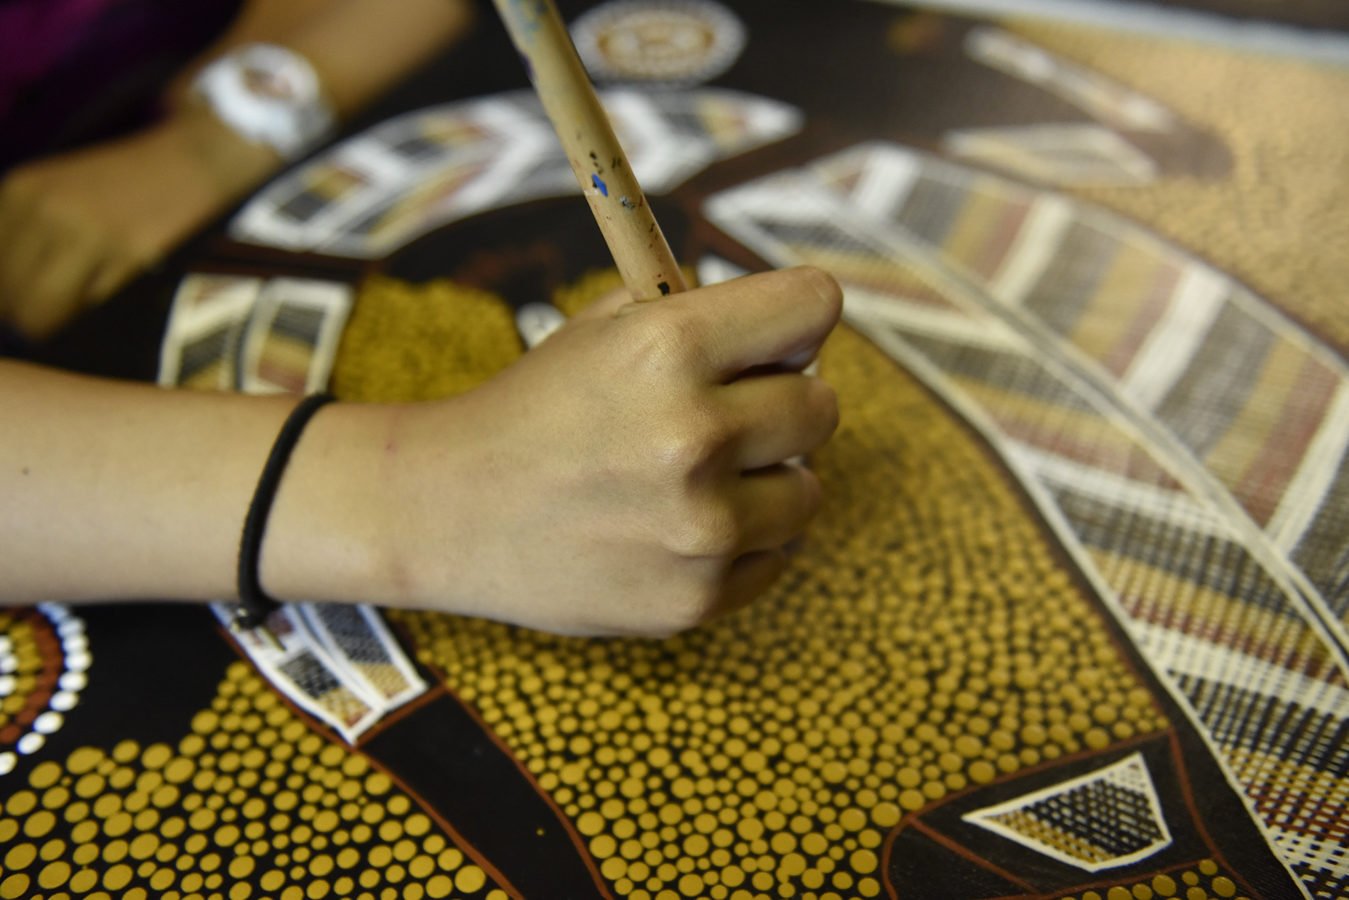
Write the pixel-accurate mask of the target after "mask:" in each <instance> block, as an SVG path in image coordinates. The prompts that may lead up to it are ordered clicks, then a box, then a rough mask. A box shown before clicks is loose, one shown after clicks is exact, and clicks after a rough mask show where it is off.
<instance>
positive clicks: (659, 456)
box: [653, 406, 735, 486]
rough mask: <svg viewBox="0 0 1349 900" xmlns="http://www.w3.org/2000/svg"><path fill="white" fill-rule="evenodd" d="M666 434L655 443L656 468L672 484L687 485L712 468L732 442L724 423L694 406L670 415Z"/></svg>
mask: <svg viewBox="0 0 1349 900" xmlns="http://www.w3.org/2000/svg"><path fill="white" fill-rule="evenodd" d="M672 420H673V421H672V422H671V423H670V427H669V429H668V431H667V432H666V434H665V435H664V436H663V437H662V438H660V439H658V440H657V441H656V442H655V447H654V451H653V454H654V456H655V459H656V463H657V465H658V466H659V467H660V468H661V469H663V470H664V471H665V472H667V473H669V474H670V476H671V478H670V480H671V482H672V483H674V484H677V485H681V486H683V485H686V484H688V483H689V482H691V481H693V480H696V479H697V477H698V476H699V475H701V474H702V473H703V472H705V471H706V470H707V469H708V468H709V467H711V466H712V465H713V464H714V463H715V461H716V460H717V459H719V458H720V457H721V455H722V453H723V452H724V451H725V450H726V449H727V448H728V447H729V446H730V445H731V443H732V442H733V441H734V440H735V432H734V429H732V428H731V427H730V426H729V425H728V424H727V423H726V422H724V421H723V420H722V419H720V418H718V417H717V416H716V415H714V414H712V413H711V412H710V411H709V410H707V409H705V408H699V407H697V406H694V407H693V408H692V409H685V410H681V411H679V412H678V413H676V414H675V415H674V416H672Z"/></svg>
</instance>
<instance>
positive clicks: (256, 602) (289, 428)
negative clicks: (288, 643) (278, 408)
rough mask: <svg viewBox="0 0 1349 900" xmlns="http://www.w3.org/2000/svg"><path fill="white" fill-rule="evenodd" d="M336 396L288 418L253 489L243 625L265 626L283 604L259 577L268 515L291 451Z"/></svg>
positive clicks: (315, 399) (243, 563)
mask: <svg viewBox="0 0 1349 900" xmlns="http://www.w3.org/2000/svg"><path fill="white" fill-rule="evenodd" d="M335 399H336V398H335V397H333V395H332V394H313V395H311V396H308V397H305V398H304V399H303V400H302V401H300V405H299V406H296V407H295V409H294V410H292V411H291V414H290V416H289V417H288V418H287V419H286V424H285V425H282V426H281V433H280V434H278V435H277V436H276V443H275V444H273V445H272V453H271V455H270V456H268V457H267V465H265V466H263V467H262V477H261V478H259V479H258V488H257V490H256V491H254V492H253V502H252V503H250V504H249V505H248V516H247V517H246V518H245V519H244V533H243V537H242V538H241V539H240V541H239V605H238V607H237V608H236V609H235V611H234V624H235V626H237V627H239V628H257V627H259V626H261V625H262V623H263V622H265V621H266V620H267V616H269V615H270V614H271V613H272V611H273V610H275V609H277V608H278V607H280V606H281V604H280V603H278V602H277V601H276V600H275V599H273V598H272V597H269V596H268V595H267V592H266V591H264V590H263V589H262V581H261V579H260V578H259V577H258V557H259V556H261V555H262V538H263V535H264V534H266V532H267V514H268V513H270V512H271V511H272V501H273V500H275V499H276V489H277V488H278V487H279V486H280V485H281V476H282V474H283V473H284V472H285V471H286V463H287V462H289V461H290V454H291V451H293V450H294V449H295V445H296V444H298V443H299V442H300V435H301V434H302V433H303V432H304V427H305V426H306V425H308V424H309V420H310V419H311V418H313V416H314V413H316V412H318V411H319V409H320V408H321V407H322V406H324V405H325V404H328V403H331V402H332V401H333V400H335Z"/></svg>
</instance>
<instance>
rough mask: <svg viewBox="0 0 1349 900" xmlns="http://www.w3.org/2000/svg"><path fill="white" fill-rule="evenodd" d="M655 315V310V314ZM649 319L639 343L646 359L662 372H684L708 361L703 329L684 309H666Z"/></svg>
mask: <svg viewBox="0 0 1349 900" xmlns="http://www.w3.org/2000/svg"><path fill="white" fill-rule="evenodd" d="M653 312H655V310H653ZM659 313H660V314H659V315H652V316H648V317H647V318H646V321H645V323H644V324H645V328H644V330H643V339H642V340H641V341H640V342H639V347H640V352H641V353H642V356H643V359H644V360H645V361H646V362H647V363H649V364H651V365H654V366H656V367H658V368H659V369H660V370H661V371H666V370H670V369H673V370H676V371H679V370H684V369H687V368H689V367H691V366H693V365H696V364H698V363H700V362H702V361H703V360H704V359H705V351H704V348H703V330H704V329H703V327H702V325H701V323H700V322H699V320H698V319H697V318H696V317H695V316H694V315H693V314H692V313H690V312H689V311H688V310H687V309H685V308H683V307H676V306H674V305H673V304H670V305H667V306H666V307H665V308H663V309H661V310H660V311H659Z"/></svg>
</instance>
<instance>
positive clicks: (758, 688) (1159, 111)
mask: <svg viewBox="0 0 1349 900" xmlns="http://www.w3.org/2000/svg"><path fill="white" fill-rule="evenodd" d="M1195 5H1196V6H1197V7H1200V8H1210V7H1215V6H1220V5H1221V4H1219V3H1218V2H1217V0H1204V2H1202V3H1196V4H1195ZM1238 5H1239V4H1238ZM562 6H563V12H564V14H565V15H566V16H567V18H568V19H569V21H572V22H574V23H575V35H576V41H577V44H578V47H580V48H581V49H582V51H583V52H584V53H585V54H586V55H587V58H588V60H589V61H590V64H591V66H592V69H594V71H595V72H596V75H597V79H598V80H600V81H601V83H602V84H601V86H602V89H603V93H604V99H605V102H606V104H607V106H608V108H609V110H610V113H611V116H612V117H613V119H614V121H615V124H616V127H617V128H618V130H619V132H620V135H621V136H622V138H623V140H624V142H625V144H626V145H627V146H628V147H629V148H630V151H631V156H632V162H633V165H634V168H635V170H636V171H637V173H638V175H639V177H640V178H641V180H642V182H643V184H644V185H645V186H646V188H647V192H648V195H649V197H650V199H651V202H652V203H653V206H654V209H655V212H656V213H657V216H658V218H659V219H660V221H661V223H662V226H663V228H664V229H665V231H666V232H667V235H668V236H669V237H670V239H671V243H672V245H673V247H674V249H675V251H676V254H677V255H678V256H679V258H680V259H681V260H682V261H683V262H684V263H685V264H686V265H687V266H688V267H689V274H690V276H691V278H692V280H696V281H699V282H702V283H712V282H716V281H720V280H724V279H727V278H732V277H736V276H738V275H740V274H743V273H745V272H750V271H756V270H761V269H764V268H768V267H776V266H787V265H796V264H813V265H818V266H820V267H822V268H825V269H828V270H829V271H831V272H832V273H833V274H834V275H835V276H836V277H837V278H838V280H839V281H840V282H841V284H842V285H843V288H844V292H845V298H846V299H845V313H844V324H843V326H841V327H840V329H839V330H838V331H837V332H836V333H835V334H834V335H833V336H832V337H831V338H830V340H829V342H828V344H827V345H826V347H825V349H824V351H823V353H822V356H821V360H820V364H821V372H822V374H823V376H824V377H826V378H827V379H828V380H829V381H830V382H831V383H832V384H833V385H834V386H835V388H836V389H837V391H838V394H839V398H840V405H841V413H842V416H841V424H840V427H839V431H838V433H837V435H836V436H835V438H834V439H833V441H832V442H831V443H830V444H829V445H828V446H827V447H825V448H824V449H823V450H822V451H820V452H819V453H818V454H816V455H815V456H814V457H813V458H812V459H811V460H810V461H809V462H810V465H811V466H812V467H813V468H814V469H815V470H816V471H817V472H818V473H819V475H820V478H821V479H822V481H823V483H824V485H825V486H826V491H827V502H826V504H825V507H824V509H823V511H822V512H821V514H820V516H819V518H818V519H817V521H816V522H815V523H814V524H813V525H812V528H811V530H810V533H809V534H808V536H807V538H806V540H805V541H804V544H803V546H802V548H801V550H800V552H799V553H798V554H797V555H796V556H795V557H794V559H793V562H792V564H791V566H790V568H789V570H788V572H787V573H786V574H785V576H784V577H783V578H782V579H781V581H780V582H779V583H778V584H776V585H775V586H774V587H773V588H772V589H771V590H770V591H769V593H768V594H767V595H766V596H765V597H763V598H762V599H761V600H760V601H758V602H757V603H755V604H754V605H752V606H750V607H749V608H747V609H744V610H741V611H740V612H737V613H736V614H734V615H732V616H730V617H728V618H726V619H725V620H723V621H719V622H716V623H714V624H712V625H710V626H707V627H704V628H701V629H697V630H695V631H692V632H689V633H686V634H682V635H680V636H677V637H674V638H671V639H669V640H666V641H637V640H582V639H575V638H562V637H556V636H551V635H547V634H542V633H539V632H534V631H530V630H526V629H521V628H518V627H513V626H506V625H502V624H498V623H495V622H491V621H486V620H475V619H465V618H457V617H452V616H446V615H440V614H433V613H427V612H408V611H395V610H380V609H375V608H371V607H342V606H330V605H326V604H323V603H304V604H294V605H290V606H287V607H285V608H284V609H283V610H282V611H281V612H279V613H277V614H275V615H274V616H273V618H272V620H271V622H270V624H271V626H272V628H273V630H274V631H275V632H276V634H277V637H278V641H277V643H276V644H272V643H269V642H265V641H262V640H258V639H256V638H253V637H251V636H249V635H246V634H245V635H235V634H232V633H230V632H229V631H228V630H227V629H225V628H224V627H223V624H222V623H223V622H224V621H225V620H226V619H227V617H228V607H227V606H226V605H225V604H224V603H223V602H222V603H221V604H216V605H214V607H213V608H212V609H211V610H205V609H199V608H195V607H184V606H162V605H159V606H143V605H136V604H130V605H126V606H119V607H83V608H82V607H64V606H59V605H57V606H51V605H48V606H40V607H35V608H31V609H14V610H8V611H5V612H3V613H2V614H0V635H3V636H0V897H4V898H19V897H22V898H30V897H31V898H39V897H41V898H58V897H61V898H85V897H88V898H95V897H98V898H179V900H182V898H202V900H207V898H212V900H216V898H218V900H224V898H230V900H242V898H264V897H267V898H286V900H292V898H293V900H300V898H311V900H318V898H360V900H376V898H378V900H393V898H400V900H401V898H410V900H419V898H423V897H433V898H440V897H465V898H490V900H503V898H508V897H530V898H592V897H595V898H612V900H618V898H631V900H677V898H713V900H751V898H779V897H785V898H801V900H843V898H872V897H876V898H887V900H908V898H917V900H926V898H948V897H949V898H1009V897H1034V898H1072V900H1150V898H1185V900H1200V898H1228V897H1242V898H1286V897H1288V898H1295V897H1303V898H1316V900H1332V898H1342V897H1345V896H1349V815H1346V813H1345V810H1346V809H1349V685H1346V676H1349V649H1347V645H1349V642H1347V641H1346V636H1347V634H1349V462H1347V460H1349V370H1346V365H1345V359H1346V348H1349V315H1347V314H1346V310H1349V303H1346V298H1345V294H1344V291H1345V287H1344V286H1345V285H1346V284H1349V254H1346V253H1345V252H1344V251H1343V248H1344V247H1346V246H1349V217H1346V216H1345V215H1343V212H1342V211H1343V210H1344V209H1346V208H1349V137H1346V136H1349V105H1346V104H1345V102H1344V98H1345V97H1349V69H1345V68H1343V67H1336V66H1334V65H1327V64H1321V63H1315V62H1310V61H1298V60H1297V59H1294V58H1287V57H1277V56H1269V55H1264V56H1261V55H1255V54H1253V53H1249V52H1238V51H1235V50H1232V49H1230V48H1228V49H1225V48H1224V47H1222V46H1219V45H1215V44H1208V45H1206V44H1202V43H1191V42H1182V41H1176V40H1171V39H1168V38H1165V37H1160V36H1156V35H1154V36H1142V35H1128V34H1123V33H1118V32H1108V31H1104V30H1096V29H1093V28H1091V27H1087V26H1083V25H1080V24H1079V25H1065V24H1058V25H1055V24H1047V23H1043V22H1036V23H1033V22H1029V21H1027V22H1020V21H998V20H991V19H976V18H957V17H953V16H948V15H941V14H938V13H934V12H924V11H915V10H912V9H908V8H905V7H902V6H895V5H889V4H881V3H857V4H849V3H839V4H830V5H828V6H827V8H826V6H825V5H823V4H780V3H768V2H766V0H765V2H743V3H737V4H735V5H734V7H732V6H730V5H728V4H719V3H713V2H703V0H698V2H695V0H685V2H665V0H661V2H657V0H649V2H648V0H623V2H611V3H603V4H578V3H564V4H562ZM1243 9H1244V7H1243ZM1299 10H1301V12H1299V15H1301V14H1302V13H1304V12H1305V13H1307V14H1308V15H1313V17H1314V14H1315V13H1316V8H1314V4H1309V5H1308V7H1307V8H1306V9H1302V8H1301V7H1300V8H1299ZM1290 15H1291V13H1290ZM477 28H478V30H477V31H476V32H475V33H474V34H473V35H472V36H471V37H470V39H469V41H468V43H467V44H466V45H465V46H464V47H462V48H460V49H459V50H456V51H454V52H453V53H452V54H451V55H450V57H448V58H447V59H446V60H445V61H443V62H441V63H438V64H437V66H436V67H434V68H433V69H432V70H431V72H430V74H429V76H428V77H427V78H426V79H425V83H423V84H421V86H420V87H417V86H416V85H415V84H414V86H413V87H412V88H409V91H408V92H407V94H406V96H402V95H400V97H401V99H397V102H393V101H391V105H390V106H389V107H388V108H387V109H386V110H384V112H383V114H382V115H379V116H375V117H374V119H373V124H371V125H370V126H369V127H368V128H363V129H361V130H359V131H357V132H356V133H355V134H352V135H350V136H348V137H346V138H344V139H343V140H340V141H338V142H336V143H335V144H334V145H333V146H331V147H330V148H328V149H327V150H325V151H323V152H321V153H319V154H317V155H316V156H314V157H313V158H311V159H310V160H307V161H305V162H303V163H301V164H299V165H297V166H296V167H294V168H292V169H291V170H289V171H288V172H286V173H285V174H283V175H282V176H281V177H279V178H278V179H276V180H275V181H273V182H272V183H271V184H269V185H268V186H266V187H265V188H263V189H262V190H261V191H260V192H259V193H258V194H257V195H256V196H255V197H253V198H252V199H250V200H249V201H248V202H246V203H245V204H244V205H243V206H242V207H241V208H240V210H239V211H238V213H237V215H235V216H233V218H232V220H231V221H230V223H229V224H228V226H226V227H222V228H219V229H217V230H216V231H215V232H214V233H213V235H212V236H211V237H210V239H208V240H205V241H203V242H202V243H201V246H199V247H197V248H196V249H195V250H194V251H193V252H192V253H190V254H187V255H185V256H184V257H183V258H182V259H181V260H180V261H179V263H178V265H179V268H178V269H177V270H175V271H173V272H171V273H169V274H170V276H171V277H170V281H171V283H170V284H168V286H167V288H166V289H165V291H164V292H163V295H162V296H161V297H160V298H159V300H158V301H157V302H159V303H160V304H161V308H162V309H163V312H164V315H165V320H164V322H165V324H164V333H163V339H162V341H159V342H158V345H157V355H156V359H155V365H156V372H157V375H158V378H159V380H160V382H161V383H163V384H165V385H176V386H182V387H186V388H190V389H199V390H244V391H251V392H292V393H301V392H305V391H314V390H319V389H322V388H323V387H325V386H327V387H328V388H329V389H331V390H333V391H334V392H336V393H337V394H338V395H339V397H341V398H343V399H346V400H351V401H364V402H379V401H396V402H413V401H419V400H429V399H433V398H437V397H444V396H449V395H453V394H456V393H460V392H463V391H467V390H471V389H472V388H473V387H474V386H475V385H477V384H479V383H481V382H482V381H484V380H486V379H488V378H490V377H492V375H493V374H494V373H496V372H498V371H500V370H502V369H503V368H505V367H506V366H509V365H510V364H511V363H512V361H513V360H515V359H517V358H518V357H519V356H520V355H521V354H522V353H525V352H528V350H527V348H528V346H530V345H532V344H533V343H535V342H537V341H538V340H540V339H543V337H544V335H546V333H547V331H548V329H549V328H553V327H557V326H558V325H559V324H560V323H562V322H564V321H565V317H566V316H567V315H570V314H573V313H575V312H576V311H577V310H579V309H580V308H582V307H584V306H585V305H586V304H587V303H589V302H591V301H593V300H594V299H596V298H597V297H599V296H601V295H602V294H604V293H606V292H607V291H609V290H612V289H613V288H615V287H617V286H618V285H619V280H618V276H617V274H616V272H615V271H614V269H613V267H612V265H611V264H610V263H609V262H608V261H607V259H606V256H605V251H604V248H603V245H602V243H601V242H600V240H599V237H598V232H597V231H596V230H595V228H594V226H593V223H591V222H590V220H589V214H588V212H587V211H586V208H585V204H584V203H581V202H580V200H579V198H577V197H576V196H575V187H574V183H573V180H572V176H571V175H570V172H569V171H568V169H567V165H566V161H565V159H563V158H562V156H561V152H560V150H559V149H558V148H557V147H556V145H555V143H553V141H552V139H551V137H550V134H549V132H548V130H547V125H546V122H545V121H544V120H543V119H542V116H541V114H540V112H539V109H538V106H537V104H536V103H535V102H534V101H533V100H532V97H531V95H530V94H529V93H528V92H527V91H525V90H523V88H524V84H523V75H522V73H521V72H519V71H518V70H517V69H516V68H515V67H516V66H517V65H518V63H517V62H516V61H515V60H514V57H513V55H511V54H508V53H507V51H506V49H505V48H506V42H505V37H504V33H501V32H500V30H499V27H498V26H496V25H495V22H494V21H493V20H492V17H491V14H490V10H489V9H488V8H487V7H484V15H483V16H482V17H480V22H479V24H478V26H477ZM461 84H462V85H464V87H463V88H462V90H461V89H459V88H457V87H455V86H456V85H461ZM126 302H127V303H129V301H126ZM116 307H117V303H114V304H113V309H112V312H113V313H115V312H116ZM539 503H540V504H541V506H542V505H543V504H546V503H547V498H542V497H541V498H539ZM520 564H521V565H522V566H529V565H530V564H531V561H530V557H529V548H527V547H522V548H520Z"/></svg>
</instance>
